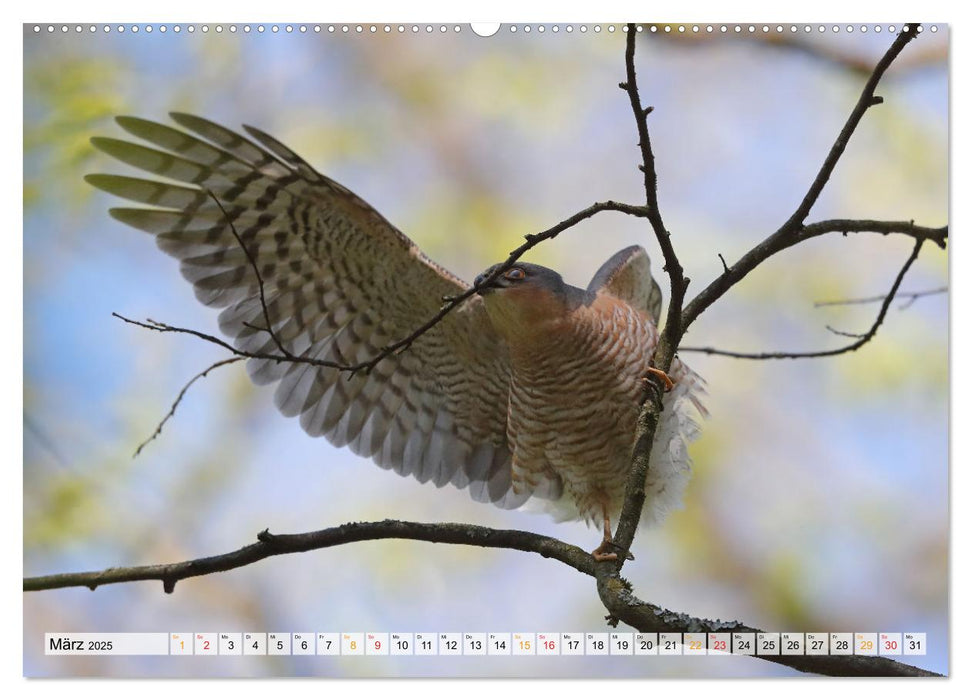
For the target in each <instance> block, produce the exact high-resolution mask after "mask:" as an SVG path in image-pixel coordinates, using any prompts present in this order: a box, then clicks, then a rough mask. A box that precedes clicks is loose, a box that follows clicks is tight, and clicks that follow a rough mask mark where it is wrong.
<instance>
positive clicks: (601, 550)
mask: <svg viewBox="0 0 971 700" xmlns="http://www.w3.org/2000/svg"><path fill="white" fill-rule="evenodd" d="M610 549H612V550H614V551H612V552H610V551H607V550H610ZM618 552H623V555H624V559H627V560H629V561H633V560H634V555H633V554H631V553H630V552H627V551H623V550H621V548H620V547H619V546H618V545H616V544H614V541H613V540H612V539H609V538H606V537H605V538H604V540H603V542H601V543H600V546H599V547H597V548H596V549H595V550H593V551H592V552H590V554H591V555H592V556H593V559H594V561H616V560H617V557H618Z"/></svg>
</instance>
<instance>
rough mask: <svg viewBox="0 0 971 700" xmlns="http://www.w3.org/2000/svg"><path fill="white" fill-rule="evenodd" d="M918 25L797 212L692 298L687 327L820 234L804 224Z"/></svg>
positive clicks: (897, 46) (902, 40) (901, 42)
mask: <svg viewBox="0 0 971 700" xmlns="http://www.w3.org/2000/svg"><path fill="white" fill-rule="evenodd" d="M918 26H919V24H908V25H906V26H905V27H904V28H903V30H902V31H901V32H900V34H898V35H897V38H896V39H895V40H894V42H893V44H891V46H890V48H889V49H888V50H887V52H886V53H885V54H884V55H883V58H881V59H880V61H879V62H878V63H877V65H876V67H874V69H873V73H872V74H871V75H870V78H869V80H867V82H866V84H865V85H864V86H863V91H862V92H861V93H860V97H859V99H858V100H857V102H856V105H855V106H854V107H853V111H852V112H851V113H850V116H849V117H848V118H847V120H846V123H845V124H844V125H843V128H842V129H841V130H840V133H839V136H837V137H836V142H835V143H834V144H833V146H832V148H830V150H829V153H828V154H827V156H826V159H825V160H824V161H823V164H822V166H821V167H820V169H819V172H818V173H817V174H816V177H815V178H814V179H813V181H812V183H811V184H810V186H809V190H808V191H807V192H806V195H805V196H804V197H803V198H802V201H801V202H800V203H799V206H798V207H796V210H795V211H794V212H793V213H792V215H791V216H790V217H789V218H788V219H787V220H786V222H785V223H784V224H782V226H780V227H779V228H778V229H777V230H776V231H775V232H774V233H772V235H770V236H769V237H768V238H766V239H765V240H763V241H762V242H761V243H759V244H758V245H756V246H755V247H753V248H752V249H751V250H750V251H749V252H747V253H746V254H745V255H743V256H742V257H741V259H739V261H738V262H736V263H735V264H734V265H732V266H730V267H729V268H728V269H727V270H725V271H724V272H723V273H722V274H721V275H719V276H718V277H717V278H715V280H714V281H713V282H712V283H711V284H709V285H708V286H707V287H705V288H704V289H703V290H702V291H701V292H699V293H698V295H697V296H696V297H695V298H694V299H692V300H691V302H690V303H689V304H688V305H687V306H685V308H684V314H683V316H682V319H681V320H682V323H683V325H684V328H687V327H688V326H690V325H691V324H692V323H693V322H694V321H695V319H697V318H698V316H700V315H701V314H702V313H703V312H704V311H705V309H707V308H708V307H709V306H711V305H712V304H713V303H714V302H715V301H717V300H718V299H719V298H721V296H722V295H723V294H725V292H727V291H728V290H729V289H731V288H732V287H733V286H735V285H736V284H737V283H738V282H740V281H741V280H742V279H744V278H745V276H746V275H748V274H749V273H750V272H751V271H752V270H754V269H755V268H756V267H758V266H759V265H761V264H762V263H763V262H764V261H765V260H766V259H768V258H769V257H771V256H773V255H775V254H776V253H778V252H780V251H783V250H785V249H786V248H789V247H791V246H792V245H795V244H796V243H799V242H801V241H803V240H806V239H807V238H811V237H813V236H814V235H819V233H816V232H814V231H813V230H812V229H811V227H808V226H804V225H803V223H804V222H805V220H806V217H807V216H809V212H810V210H811V209H812V207H813V205H814V204H815V203H816V200H817V199H819V195H820V194H821V193H822V191H823V188H824V187H825V186H826V183H827V182H829V178H830V176H831V175H832V174H833V170H834V169H835V168H836V164H837V163H838V162H839V159H840V157H841V156H842V155H843V152H844V151H845V150H846V146H847V144H848V143H849V141H850V137H852V136H853V133H854V132H855V131H856V128H857V127H858V126H859V125H860V121H861V120H862V119H863V115H864V114H866V111H867V110H868V109H869V108H870V107H873V106H874V105H878V104H880V103H881V102H882V101H883V99H882V98H880V97H877V96H876V95H875V94H874V93H875V91H876V89H877V85H878V84H879V82H880V79H881V78H882V77H883V74H884V73H886V71H887V69H888V68H889V67H890V65H891V64H892V63H893V61H894V59H895V58H897V56H898V55H900V52H901V51H902V50H903V48H904V46H906V45H907V43H908V42H909V41H910V40H911V39H913V38H914V37H915V36H917V28H918ZM911 225H912V224H911ZM863 230H872V229H863ZM822 232H825V231H822ZM822 232H820V233H822ZM945 235H946V233H945ZM935 242H938V241H935ZM938 243H939V245H941V246H942V247H943V239H941V241H940V242H938Z"/></svg>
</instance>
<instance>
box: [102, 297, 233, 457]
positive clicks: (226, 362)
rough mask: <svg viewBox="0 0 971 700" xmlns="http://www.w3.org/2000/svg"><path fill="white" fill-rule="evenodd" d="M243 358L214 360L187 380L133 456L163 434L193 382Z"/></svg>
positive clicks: (127, 320)
mask: <svg viewBox="0 0 971 700" xmlns="http://www.w3.org/2000/svg"><path fill="white" fill-rule="evenodd" d="M113 315H117V314H113ZM118 318H121V319H122V320H124V321H126V322H129V323H135V324H136V325H142V324H139V323H138V322H137V321H130V320H129V319H127V318H125V317H124V316H118ZM242 359H243V358H242V357H230V358H227V359H225V360H220V361H219V362H213V363H212V364H211V365H209V366H208V367H206V368H205V369H204V370H202V371H201V372H199V374H197V375H195V376H194V377H193V378H192V379H190V380H189V381H188V382H186V383H185V385H184V386H183V387H182V391H180V392H179V395H178V396H176V397H175V401H173V402H172V407H171V408H170V409H169V412H168V413H166V414H165V417H164V418H162V420H161V421H160V422H159V424H158V426H157V427H156V428H155V432H154V433H152V434H151V435H149V436H148V437H147V438H145V441H144V442H142V443H141V444H140V445H139V446H138V447H137V448H136V449H135V454H133V455H132V458H135V457H137V456H138V455H140V454H141V452H142V450H143V449H145V446H146V445H148V443H150V442H151V441H152V440H154V439H155V438H157V437H158V436H159V435H161V434H162V428H164V427H165V424H166V423H168V421H169V418H171V417H172V416H174V415H175V411H176V409H177V408H178V407H179V404H180V403H182V399H183V398H185V394H186V392H187V391H189V387H191V386H192V385H193V384H195V383H196V381H197V380H199V379H202V378H203V377H205V376H207V375H208V374H209V373H210V372H212V371H213V370H214V369H219V368H220V367H224V366H226V365H231V364H233V363H234V362H239V361H240V360H242Z"/></svg>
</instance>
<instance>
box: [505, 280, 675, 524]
mask: <svg viewBox="0 0 971 700" xmlns="http://www.w3.org/2000/svg"><path fill="white" fill-rule="evenodd" d="M656 344H657V331H656V329H655V328H654V326H653V325H652V324H651V323H650V322H648V321H647V319H646V318H645V317H644V316H643V315H641V314H639V313H637V312H636V311H634V310H633V309H631V308H630V307H629V306H627V305H626V304H620V303H616V302H615V301H613V300H611V299H602V298H598V300H597V301H596V302H594V303H593V304H591V305H590V306H589V307H581V308H580V309H577V310H576V311H575V312H574V313H573V314H572V315H571V316H570V318H569V319H567V321H566V322H565V323H562V324H557V325H555V326H552V327H551V328H550V332H549V333H548V334H541V335H540V336H539V337H537V338H535V339H533V341H532V342H529V343H522V344H516V345H511V346H510V354H511V359H512V365H513V373H512V383H511V388H510V395H509V413H508V431H509V443H510V447H511V449H512V452H513V480H514V485H518V487H519V488H520V489H523V488H525V489H529V490H533V489H535V488H536V487H537V484H540V483H542V481H543V479H544V478H549V477H551V476H552V477H555V478H559V479H560V480H561V481H562V483H563V487H564V490H565V491H567V492H568V493H570V494H571V495H572V496H573V498H574V500H575V501H576V503H577V505H578V507H579V508H580V511H581V515H584V516H590V517H593V516H595V515H596V514H597V512H599V511H600V508H601V506H603V505H607V506H608V507H610V505H611V504H612V503H613V502H614V501H615V500H617V499H620V498H622V497H623V489H624V483H625V479H626V472H627V467H628V464H629V461H630V451H631V448H632V446H633V442H634V429H635V425H636V421H637V414H638V408H639V399H640V396H641V391H642V389H641V378H642V377H644V376H646V370H647V368H648V367H649V363H650V359H651V355H652V354H653V351H654V348H655V346H656Z"/></svg>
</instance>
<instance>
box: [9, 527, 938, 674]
mask: <svg viewBox="0 0 971 700" xmlns="http://www.w3.org/2000/svg"><path fill="white" fill-rule="evenodd" d="M383 539H405V540H414V541H421V542H435V543H445V544H461V545H469V546H475V547H490V548H499V549H513V550H519V551H523V552H532V553H534V554H539V555H540V556H542V557H546V558H548V559H555V560H557V561H559V562H561V563H563V564H566V565H567V566H569V567H571V568H573V569H576V570H577V571H579V572H581V573H584V574H587V575H588V576H594V577H596V578H597V590H598V593H599V594H600V597H601V600H602V601H603V603H604V605H605V606H606V607H607V610H608V611H609V612H610V613H611V616H612V618H613V622H612V624H613V625H615V626H616V624H617V620H622V621H624V622H625V623H627V624H630V625H631V626H633V627H634V628H635V629H637V630H640V631H643V632H704V631H711V632H719V631H720V632H743V631H744V632H756V631H760V630H756V629H755V628H754V627H748V626H746V625H743V624H742V623H739V622H720V621H714V622H713V621H711V620H705V619H701V618H694V617H691V616H689V615H686V614H684V613H676V612H671V611H668V610H663V609H662V608H660V607H657V606H655V605H651V604H649V603H645V602H643V601H640V600H638V599H637V598H636V597H634V596H633V594H632V593H631V591H630V585H629V584H628V583H627V582H626V581H624V580H623V579H621V578H620V577H618V576H616V575H607V576H602V575H598V572H597V570H596V564H595V562H594V560H593V557H592V556H591V555H590V554H588V553H587V552H585V551H583V550H582V549H580V548H579V547H575V546H573V545H571V544H567V543H565V542H562V541H560V540H558V539H555V538H553V537H545V536H543V535H537V534H535V533H532V532H524V531H522V530H496V529H493V528H488V527H481V526H479V525H468V524H462V523H416V522H407V521H401V520H383V521H380V522H366V523H347V524H345V525H341V526H339V527H333V528H328V529H325V530H318V531H316V532H306V533H301V534H293V535H272V534H270V532H269V531H267V530H264V531H263V532H261V533H259V535H257V542H255V543H253V544H250V545H247V546H245V547H241V548H240V549H237V550H235V551H232V552H227V553H225V554H218V555H215V556H211V557H203V558H200V559H191V560H187V561H181V562H177V563H173V564H156V565H150V566H133V567H115V568H110V569H104V570H103V571H86V572H79V573H70V574H55V575H52V576H36V577H30V578H24V580H23V590H24V591H25V592H26V591H42V590H52V589H56V588H78V587H86V588H90V589H91V590H92V591H93V590H96V589H97V588H98V587H99V586H105V585H108V584H112V583H125V582H132V581H161V582H162V587H163V590H164V591H165V592H166V593H173V592H174V591H175V585H176V583H178V582H179V581H182V580H184V579H187V578H192V577H195V576H204V575H206V574H211V573H215V572H220V571H230V570H232V569H237V568H239V567H242V566H246V565H248V564H252V563H254V562H257V561H260V560H262V559H266V558H268V557H272V556H277V555H280V554H290V553H295V552H309V551H313V550H318V549H325V548H328V547H336V546H339V545H342V544H349V543H352V542H364V541H369V540H383ZM759 658H762V659H764V660H766V661H771V662H774V663H778V664H782V665H784V666H789V667H791V668H795V669H798V670H800V671H806V672H810V673H821V674H826V675H836V676H852V675H870V676H883V675H902V676H913V675H936V674H933V673H930V672H929V671H924V670H922V669H919V668H914V667H913V666H907V665H905V664H901V663H898V662H895V661H891V660H889V659H886V658H881V657H860V656H829V657H819V656H764V657H759Z"/></svg>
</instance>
